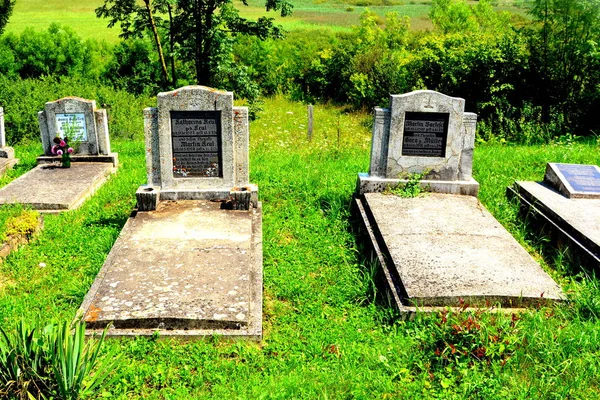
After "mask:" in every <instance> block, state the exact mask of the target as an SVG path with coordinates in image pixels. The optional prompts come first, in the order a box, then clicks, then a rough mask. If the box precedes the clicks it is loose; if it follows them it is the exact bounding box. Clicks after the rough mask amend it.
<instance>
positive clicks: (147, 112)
mask: <svg viewBox="0 0 600 400" xmlns="http://www.w3.org/2000/svg"><path fill="white" fill-rule="evenodd" d="M144 138H145V144H146V177H147V179H148V185H154V186H160V185H161V184H160V151H159V140H158V108H155V107H148V108H145V109H144Z"/></svg>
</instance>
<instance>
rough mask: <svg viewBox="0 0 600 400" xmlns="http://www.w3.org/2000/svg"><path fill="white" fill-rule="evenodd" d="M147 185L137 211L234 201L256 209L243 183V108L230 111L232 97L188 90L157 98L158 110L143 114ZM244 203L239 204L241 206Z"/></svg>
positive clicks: (249, 189) (245, 163) (245, 145)
mask: <svg viewBox="0 0 600 400" xmlns="http://www.w3.org/2000/svg"><path fill="white" fill-rule="evenodd" d="M144 126H145V134H146V171H147V177H148V185H147V186H143V187H141V188H140V189H139V190H138V209H139V210H140V211H144V210H150V209H152V208H153V207H155V204H156V202H157V201H159V200H178V199H179V200H185V199H188V200H193V199H195V200H200V199H214V198H220V199H223V198H228V197H231V198H232V199H233V204H234V206H235V207H236V208H238V207H241V208H245V209H247V208H248V201H252V202H253V204H254V205H256V201H257V188H256V186H254V185H251V184H250V183H249V181H248V179H249V178H248V140H249V134H248V109H247V108H246V107H234V106H233V93H231V92H222V91H217V90H214V89H209V88H206V87H202V86H187V87H183V88H180V89H178V90H175V91H172V92H166V93H159V95H158V108H147V109H145V110H144ZM242 203H243V204H242Z"/></svg>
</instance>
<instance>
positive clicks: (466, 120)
mask: <svg viewBox="0 0 600 400" xmlns="http://www.w3.org/2000/svg"><path fill="white" fill-rule="evenodd" d="M476 128H477V114H475V113H470V112H466V113H464V114H463V130H464V134H463V135H464V136H463V150H462V152H461V156H460V165H459V168H458V170H459V179H461V180H470V179H471V177H472V175H473V149H474V148H475V131H476Z"/></svg>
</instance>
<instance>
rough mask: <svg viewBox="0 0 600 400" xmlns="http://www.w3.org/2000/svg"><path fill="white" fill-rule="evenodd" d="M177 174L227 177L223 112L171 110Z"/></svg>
mask: <svg viewBox="0 0 600 400" xmlns="http://www.w3.org/2000/svg"><path fill="white" fill-rule="evenodd" d="M171 140H172V145H173V177H175V178H186V177H223V171H222V168H223V153H222V147H221V111H171Z"/></svg>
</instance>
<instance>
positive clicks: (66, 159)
mask: <svg viewBox="0 0 600 400" xmlns="http://www.w3.org/2000/svg"><path fill="white" fill-rule="evenodd" d="M53 141H54V143H56V144H55V145H54V146H52V149H50V151H51V152H52V154H56V155H58V156H61V162H62V166H63V168H69V167H71V153H73V148H72V147H69V139H68V138H67V137H66V136H65V137H64V138H61V137H59V136H57V137H55V138H54V140H53Z"/></svg>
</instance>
